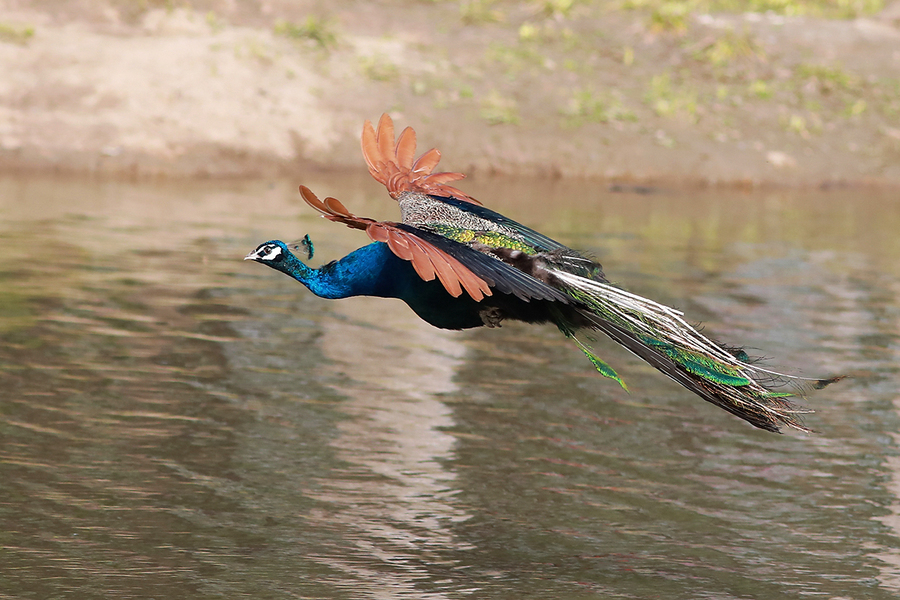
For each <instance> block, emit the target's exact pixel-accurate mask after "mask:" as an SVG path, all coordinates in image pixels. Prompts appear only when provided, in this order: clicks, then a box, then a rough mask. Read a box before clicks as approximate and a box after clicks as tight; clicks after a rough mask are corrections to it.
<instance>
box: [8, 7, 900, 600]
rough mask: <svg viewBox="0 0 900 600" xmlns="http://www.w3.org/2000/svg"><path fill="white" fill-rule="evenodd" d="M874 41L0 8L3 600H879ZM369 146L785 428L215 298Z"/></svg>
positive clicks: (807, 27)
mask: <svg viewBox="0 0 900 600" xmlns="http://www.w3.org/2000/svg"><path fill="white" fill-rule="evenodd" d="M898 6H900V5H898V4H897V3H896V2H894V3H893V4H889V3H884V2H880V1H878V0H858V1H854V0H837V1H834V2H825V1H817V0H796V1H792V0H751V1H749V2H737V1H732V0H709V1H704V0H687V1H666V0H641V1H638V0H623V1H611V2H600V1H597V2H593V1H589V0H547V1H543V0H537V1H532V2H521V3H517V2H504V1H490V0H480V1H479V0H473V1H457V0H448V1H425V0H422V1H419V2H387V1H384V2H377V1H376V2H288V1H278V0H273V1H269V2H264V1H258V2H256V1H246V2H245V1H241V0H231V1H224V0H223V1H214V0H210V1H208V2H202V1H197V2H161V1H160V2H157V1H155V0H141V1H138V0H110V1H108V2H103V1H87V0H83V1H82V0H71V1H55V0H32V1H15V0H0V598H3V599H4V600H5V599H7V598H10V599H12V598H15V599H19V598H35V599H41V600H44V599H46V598H67V597H75V598H79V599H88V600H90V599H94V598H96V599H101V598H102V599H108V598H210V599H212V598H238V597H248V598H348V599H358V598H374V599H382V598H417V599H418V598H427V599H430V600H434V599H444V598H447V599H456V598H522V599H528V598H535V599H538V598H540V599H546V598H598V597H599V598H637V599H647V598H664V599H666V600H677V599H684V600H696V599H697V598H709V599H715V600H720V599H722V600H730V599H747V598H754V599H760V600H771V599H773V598H779V599H780V598H797V599H800V598H810V597H814V598H828V599H834V600H839V599H845V598H847V599H849V598H853V599H857V598H866V599H869V598H871V599H876V600H881V599H889V598H896V597H897V594H898V593H900V450H898V442H900V412H898V411H900V395H898V392H897V390H898V389H900V368H898V365H900V236H898V234H897V232H898V231H900V199H898V198H900V196H898V189H900V188H898V186H900V75H898V73H900V26H898V23H900V14H898V11H900V8H898ZM384 111H388V112H389V113H390V114H391V115H392V116H393V118H394V119H395V122H396V125H397V126H398V128H401V127H405V126H407V125H410V126H413V127H414V128H415V129H416V131H417V132H418V139H419V146H420V151H424V150H426V149H428V148H430V147H432V146H435V147H438V148H440V149H441V151H442V152H443V153H444V157H445V158H444V160H443V162H442V164H441V168H444V169H448V170H462V171H465V172H466V173H468V174H469V178H468V179H466V180H465V181H463V182H461V184H460V187H461V188H462V189H463V190H464V191H466V192H467V193H470V194H472V195H473V196H474V197H476V198H479V199H480V200H482V201H483V202H484V203H485V204H486V205H487V206H489V207H490V208H493V209H497V210H499V211H501V212H502V213H504V214H506V215H508V216H510V217H512V218H514V219H516V220H517V221H520V222H522V223H524V224H527V225H529V226H531V227H534V228H536V229H538V230H540V231H542V232H543V233H546V234H547V235H549V236H551V237H553V238H555V239H558V240H560V241H561V242H563V243H565V244H568V245H570V246H572V247H574V248H578V249H582V250H584V251H586V252H588V253H590V254H592V255H594V256H596V257H597V259H598V260H599V261H600V262H601V263H602V264H603V265H604V269H605V272H606V273H607V275H608V276H609V277H610V278H611V280H613V281H614V282H616V283H618V284H621V285H622V286H624V287H626V288H628V289H629V290H631V291H634V292H636V293H639V294H642V295H645V296H648V297H651V298H653V299H655V300H657V301H660V302H663V303H666V304H668V305H671V306H674V307H677V308H679V309H682V310H684V311H685V313H686V314H687V318H688V319H689V320H691V321H692V322H701V323H702V324H703V326H704V327H705V331H706V332H707V333H708V334H710V335H712V336H713V337H715V338H716V339H721V340H722V341H725V342H729V343H733V344H743V345H745V346H746V347H747V348H748V351H750V352H751V353H752V354H759V355H764V356H765V357H767V358H768V363H767V364H768V365H770V366H772V367H774V368H777V369H780V370H783V371H785V372H788V373H791V374H798V375H808V376H816V377H818V376H832V375H837V374H848V375H850V376H851V377H850V378H849V379H847V380H845V381H842V382H840V383H838V384H836V385H834V386H831V387H829V388H828V389H826V390H822V391H820V392H817V393H815V394H812V395H811V396H810V397H809V398H807V399H805V400H804V401H803V403H804V404H805V405H806V406H808V407H809V408H811V409H813V410H815V413H814V414H810V415H807V416H806V418H805V422H806V424H807V425H808V426H810V427H812V428H813V429H815V430H816V433H814V434H811V435H802V434H798V433H797V432H787V433H785V434H784V435H776V434H770V433H767V432H763V431H759V430H756V429H753V428H751V427H750V426H749V425H747V424H746V423H744V422H742V421H740V420H738V419H736V418H734V417H732V416H731V415H729V414H727V413H725V412H724V411H721V410H719V409H717V408H715V407H713V406H711V405H708V404H706V403H704V402H702V401H701V400H699V399H698V398H696V397H695V396H693V395H692V394H690V393H689V392H687V391H685V390H683V389H681V388H680V387H678V386H677V385H675V384H673V383H671V382H670V381H668V380H667V379H665V378H664V377H662V376H660V375H659V374H658V373H656V372H655V371H654V370H653V369H652V368H650V367H648V366H646V365H645V364H643V363H641V362H640V361H638V360H636V359H634V358H633V357H631V356H630V355H628V354H627V353H626V352H624V351H622V350H621V349H619V348H617V347H615V346H614V345H613V344H611V343H604V342H603V341H602V340H598V342H597V344H596V346H595V347H596V349H597V351H598V354H599V355H600V356H602V357H603V358H604V359H605V360H606V361H607V362H609V363H610V364H611V365H612V366H613V367H614V368H615V369H616V370H617V371H618V373H619V374H620V375H622V377H623V378H624V379H625V381H626V382H627V383H628V385H629V391H628V392H626V391H624V390H623V389H621V388H619V386H618V385H616V384H615V383H614V382H610V381H609V380H605V379H603V378H601V377H600V376H599V375H598V374H597V373H596V372H595V371H594V370H593V368H592V367H591V365H590V364H589V363H588V362H587V360H586V359H585V358H584V356H583V355H582V354H581V353H580V352H579V351H578V350H577V349H576V348H575V347H573V346H572V344H571V343H569V342H567V341H566V340H565V339H563V338H562V336H561V335H560V334H559V332H558V331H556V330H555V329H553V328H552V327H539V326H533V327H529V326H524V325H521V324H516V323H504V325H503V327H502V328H501V329H492V330H475V331H466V332H452V331H443V330H437V329H434V328H431V327H429V326H427V325H426V324H425V323H423V322H422V321H420V320H419V319H418V318H417V317H416V316H415V315H414V314H413V313H412V312H411V311H410V310H409V309H408V308H407V307H406V306H405V305H404V304H403V303H401V302H399V301H392V300H385V299H377V298H354V299H349V300H341V301H326V300H323V299H320V298H317V297H315V296H313V295H312V294H310V293H308V291H307V290H306V289H305V288H303V286H301V285H299V284H298V283H296V282H295V281H293V280H291V279H289V278H287V277H285V276H283V275H281V274H279V273H276V272H275V271H272V270H270V269H267V268H264V267H262V266H261V265H258V264H255V263H250V262H243V261H242V258H243V257H244V256H245V255H246V254H247V252H249V251H251V250H253V249H254V248H255V247H256V246H257V245H258V244H259V243H261V242H264V241H266V240H270V239H273V238H280V239H283V240H286V241H292V240H297V239H300V238H301V237H302V236H303V235H304V234H306V233H308V234H309V235H310V236H311V237H312V239H313V241H314V242H315V247H316V255H315V257H314V259H313V260H312V264H313V266H318V265H320V264H322V263H325V262H328V261H330V260H332V259H337V258H340V257H341V256H343V255H345V254H346V253H348V252H350V251H352V250H353V249H355V248H358V247H359V246H361V245H363V244H365V243H368V239H367V238H366V236H365V235H363V234H362V233H361V232H358V231H353V230H350V229H346V228H344V227H342V226H339V225H336V224H334V223H331V222H328V221H325V220H323V219H321V218H318V215H316V214H315V213H314V211H312V210H311V209H310V208H309V207H307V206H306V205H305V204H303V203H302V202H301V201H300V198H299V195H298V192H297V186H298V184H301V183H302V184H305V185H307V186H309V187H310V188H311V189H312V190H314V191H315V192H316V193H317V194H319V195H320V196H326V195H332V196H335V197H337V198H339V199H340V200H341V201H343V202H344V203H345V204H346V205H347V206H348V207H349V208H350V209H351V210H353V211H354V212H355V213H357V214H360V215H367V216H372V217H376V218H383V219H396V218H397V209H396V205H395V203H394V202H393V201H392V200H391V199H390V198H389V197H388V196H387V194H386V193H385V192H384V189H383V188H382V187H381V186H380V185H379V184H377V183H376V182H374V181H373V180H372V179H371V178H370V177H369V176H368V174H367V173H365V170H364V168H363V161H362V159H361V155H360V150H359V134H360V131H361V128H362V123H363V120H364V119H370V120H376V119H377V118H378V117H379V116H380V114H381V113H382V112H384Z"/></svg>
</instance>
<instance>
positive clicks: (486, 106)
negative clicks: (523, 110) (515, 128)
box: [479, 90, 519, 125]
mask: <svg viewBox="0 0 900 600" xmlns="http://www.w3.org/2000/svg"><path fill="white" fill-rule="evenodd" d="M479 115H480V116H481V118H482V119H484V120H485V121H487V122H488V123H490V124H491V125H516V124H518V122H519V105H518V103H517V102H516V101H515V100H514V99H512V98H505V97H503V96H502V95H501V94H500V92H498V91H497V90H491V91H490V93H489V94H488V95H487V96H486V97H485V98H484V99H483V100H482V101H481V111H480V112H479Z"/></svg>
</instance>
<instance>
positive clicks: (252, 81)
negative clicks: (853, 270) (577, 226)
mask: <svg viewBox="0 0 900 600" xmlns="http://www.w3.org/2000/svg"><path fill="white" fill-rule="evenodd" d="M496 6H497V8H496V11H497V13H498V14H497V15H492V14H488V15H487V17H485V18H484V19H482V20H481V21H478V20H475V21H474V22H473V20H472V19H470V18H466V15H465V14H462V13H461V12H460V8H459V4H457V3H453V2H447V3H434V4H431V3H428V4H426V3H421V4H409V3H390V2H386V3H379V4H371V3H362V2H359V3H356V2H349V3H341V4H338V5H334V6H332V5H327V6H326V5H321V4H318V3H287V2H285V3H277V2H275V3H268V4H264V5H257V4H255V3H250V2H247V3H241V2H238V3H231V4H224V3H223V4H222V5H221V6H219V4H217V3H214V2H213V3H208V4H203V3H193V4H191V5H187V4H186V5H185V6H183V7H179V8H152V7H151V8H148V9H146V10H144V9H141V10H137V9H134V8H133V7H130V5H129V4H128V3H127V2H118V3H116V2H111V3H109V4H104V3H89V5H81V4H78V3H74V4H73V3H60V2H52V1H49V0H48V1H44V2H37V3H26V2H13V1H9V0H7V1H5V2H0V72H3V73H5V76H4V77H3V78H2V81H0V171H2V172H5V173H25V172H28V173H74V174H87V175H94V176H104V177H106V176H110V177H138V178H144V177H201V178H202V177H258V176H280V175H291V176H295V175H296V174H297V173H302V172H304V171H310V170H314V171H323V170H329V171H330V170H347V169H354V170H360V169H362V167H363V164H362V160H361V156H360V152H359V142H358V140H359V132H360V129H361V125H362V121H363V119H366V118H368V119H372V120H374V119H377V118H378V116H379V115H380V113H381V112H383V111H388V112H390V114H391V115H392V116H393V117H394V119H395V121H396V122H397V123H398V125H399V126H405V125H412V126H414V127H415V129H416V130H417V132H418V136H419V143H420V150H425V149H427V148H430V147H432V146H437V147H439V148H440V149H441V151H442V153H443V155H444V161H443V163H442V165H441V166H442V167H443V168H444V169H449V170H461V171H464V172H467V173H470V174H472V173H479V174H485V173H501V174H506V175H528V176H532V177H534V176H537V177H587V178H599V179H603V180H608V181H610V182H613V183H615V184H624V185H632V184H641V185H644V184H647V185H658V184H664V185H727V186H748V187H757V186H782V185H789V186H826V187H827V186H858V185H871V186H879V187H881V186H900V26H898V24H900V18H898V19H895V18H894V17H893V16H892V15H893V13H894V12H898V13H900V11H898V9H897V8H896V6H893V7H892V6H888V7H887V8H885V9H884V10H883V11H882V13H880V14H876V15H870V16H866V17H861V18H856V19H853V20H831V19H822V18H814V17H785V16H779V15H772V14H764V15H760V14H752V13H748V14H714V15H708V14H707V15H690V18H689V19H687V21H686V25H685V26H684V27H683V28H674V29H672V30H666V29H662V30H660V29H659V28H658V27H654V26H653V25H652V24H651V23H650V21H648V16H647V14H646V13H641V12H639V11H611V10H608V9H607V10H600V9H596V8H595V7H594V5H590V6H588V5H584V6H582V5H580V4H579V5H576V6H575V8H573V9H572V10H571V11H569V12H567V13H566V14H543V13H541V14H537V13H535V12H534V11H533V10H530V9H526V8H521V7H519V5H518V4H517V3H510V4H504V3H502V2H501V3H497V5H496ZM229 7H230V8H229ZM494 17H496V18H494Z"/></svg>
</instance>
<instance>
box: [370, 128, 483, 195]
mask: <svg viewBox="0 0 900 600" xmlns="http://www.w3.org/2000/svg"><path fill="white" fill-rule="evenodd" d="M362 152H363V158H365V159H366V164H367V165H368V166H369V173H371V175H372V177H374V178H375V180H376V181H379V182H381V183H382V184H384V186H385V187H386V188H387V190H388V193H390V195H391V197H392V198H396V197H397V196H398V195H400V193H402V192H421V193H423V194H431V195H434V196H447V197H451V198H456V199H458V200H462V201H464V202H471V203H473V204H481V202H479V201H478V200H476V199H475V198H472V197H471V196H469V195H468V194H466V193H464V192H461V191H459V190H458V189H456V188H455V187H452V186H449V185H446V184H447V183H448V182H451V181H457V180H459V179H463V178H464V177H465V175H463V174H462V173H432V171H433V170H434V168H435V167H436V166H437V164H438V162H439V161H440V160H441V153H440V152H438V150H437V149H435V148H432V149H431V150H429V151H428V152H426V153H425V154H423V155H422V156H420V157H419V158H418V159H416V160H415V161H414V160H413V159H414V158H415V155H416V132H415V131H413V128H412V127H407V128H406V129H404V130H403V131H402V132H400V137H399V138H397V141H396V143H395V142H394V122H393V121H392V120H391V117H390V116H389V115H388V114H387V113H384V114H383V115H381V119H379V120H378V130H377V131H376V130H375V129H374V128H373V127H372V123H371V122H370V121H368V120H367V121H366V122H365V124H364V125H363V131H362Z"/></svg>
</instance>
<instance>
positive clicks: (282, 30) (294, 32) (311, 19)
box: [274, 15, 337, 50]
mask: <svg viewBox="0 0 900 600" xmlns="http://www.w3.org/2000/svg"><path fill="white" fill-rule="evenodd" d="M274 29H275V34H276V35H281V36H284V37H286V38H290V39H293V40H298V41H303V40H309V41H311V42H314V43H315V44H316V45H317V46H319V47H320V48H322V49H325V50H328V49H330V48H334V47H335V46H337V34H336V33H335V32H334V25H333V24H332V23H331V22H330V21H327V20H325V19H321V18H319V17H317V16H315V15H309V16H308V17H306V20H305V21H304V22H303V23H301V24H300V25H296V24H294V23H291V22H290V21H285V20H284V19H280V20H278V21H276V22H275V28H274Z"/></svg>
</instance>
